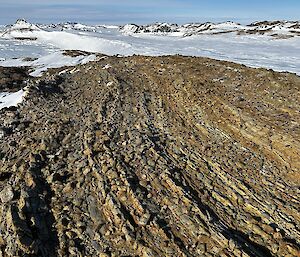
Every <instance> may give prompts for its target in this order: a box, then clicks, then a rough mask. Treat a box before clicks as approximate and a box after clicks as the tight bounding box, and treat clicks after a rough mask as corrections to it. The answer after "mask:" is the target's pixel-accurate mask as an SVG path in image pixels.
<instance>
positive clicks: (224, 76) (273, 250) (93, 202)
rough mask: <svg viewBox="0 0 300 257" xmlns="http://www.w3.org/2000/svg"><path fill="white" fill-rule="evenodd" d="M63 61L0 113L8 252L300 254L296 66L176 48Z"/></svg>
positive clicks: (1, 216)
mask: <svg viewBox="0 0 300 257" xmlns="http://www.w3.org/2000/svg"><path fill="white" fill-rule="evenodd" d="M72 54H73V53H72ZM74 54H76V53H74ZM107 65H109V67H110V68H109V69H103V67H106V66H107ZM64 69H65V70H64V72H63V73H62V72H61V71H62V69H59V70H49V71H48V72H47V73H46V74H45V75H44V76H43V77H42V78H38V79H34V80H33V79H30V81H29V82H28V85H29V92H28V96H27V99H26V101H24V102H23V103H22V104H21V105H20V107H19V108H16V109H14V110H4V111H1V114H0V127H1V128H3V129H4V130H3V131H5V133H4V136H3V137H1V138H0V200H1V203H2V204H1V208H0V246H1V247H0V252H1V255H3V256H148V257H149V256H261V257H266V256H299V254H300V248H299V246H300V228H299V226H300V225H299V224H300V217H299V208H300V204H299V200H298V197H297V196H298V195H299V188H300V176H299V168H300V158H299V152H300V147H299V146H300V142H299V141H300V126H299V121H300V115H299V107H300V106H299V103H300V101H299V100H300V99H299V94H298V93H299V86H300V78H299V77H298V76H296V75H293V74H289V73H276V72H273V71H271V70H265V69H252V68H247V67H245V66H242V65H238V64H234V63H229V62H223V61H215V60H211V59H206V58H193V57H182V56H166V57H142V56H133V57H126V58H121V57H107V58H105V59H101V60H100V61H98V62H94V63H89V64H86V65H84V66H78V67H76V69H77V72H75V73H74V72H72V70H73V69H74V68H73V67H70V68H64Z"/></svg>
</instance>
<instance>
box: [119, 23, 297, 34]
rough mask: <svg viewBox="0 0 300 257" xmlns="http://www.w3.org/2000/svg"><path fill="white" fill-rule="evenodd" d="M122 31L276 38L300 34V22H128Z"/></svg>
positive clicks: (131, 32) (126, 32)
mask: <svg viewBox="0 0 300 257" xmlns="http://www.w3.org/2000/svg"><path fill="white" fill-rule="evenodd" d="M120 30H121V32H123V33H124V34H126V35H129V34H133V33H152V34H160V35H166V34H169V35H177V36H193V35H201V34H210V35H215V34H220V33H235V34H237V35H243V34H258V35H263V34H265V35H268V36H272V37H274V38H290V37H294V36H300V22H298V21H295V22H290V21H274V22H267V21H265V22H255V23H251V24H249V25H245V26H244V25H241V24H239V23H235V22H230V21H228V22H222V23H211V22H206V23H190V24H184V25H180V26H179V25H177V24H169V23H155V24H150V25H136V24H126V25H124V26H121V27H120Z"/></svg>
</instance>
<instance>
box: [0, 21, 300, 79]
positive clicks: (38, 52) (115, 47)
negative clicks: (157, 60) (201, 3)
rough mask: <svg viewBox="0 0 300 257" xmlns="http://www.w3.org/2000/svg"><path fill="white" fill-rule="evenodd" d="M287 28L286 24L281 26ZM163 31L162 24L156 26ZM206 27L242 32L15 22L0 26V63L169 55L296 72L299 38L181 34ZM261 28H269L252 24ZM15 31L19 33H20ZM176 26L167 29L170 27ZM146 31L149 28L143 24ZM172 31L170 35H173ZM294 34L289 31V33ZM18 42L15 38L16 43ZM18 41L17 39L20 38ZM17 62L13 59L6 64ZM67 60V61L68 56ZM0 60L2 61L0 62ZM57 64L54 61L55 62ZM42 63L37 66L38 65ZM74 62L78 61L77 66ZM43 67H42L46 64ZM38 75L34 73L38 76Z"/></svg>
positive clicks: (219, 26)
mask: <svg viewBox="0 0 300 257" xmlns="http://www.w3.org/2000/svg"><path fill="white" fill-rule="evenodd" d="M287 24H288V25H287ZM291 24H293V23H286V24H285V23H283V25H280V26H281V27H280V26H279V25H272V26H273V27H272V28H273V30H274V31H278V30H280V31H282V33H284V31H287V27H288V26H291ZM159 26H160V27H162V28H164V26H167V24H160V25H159ZM205 26H206V27H207V26H209V27H210V29H211V30H212V31H214V32H215V31H223V30H231V29H244V30H245V29H247V30H250V29H252V27H245V26H241V25H237V24H235V23H230V22H227V23H222V24H217V25H213V24H209V23H208V24H204V25H199V26H198V25H195V24H187V25H184V26H181V27H180V28H179V32H170V33H164V34H159V33H134V32H135V29H136V28H135V27H134V26H133V25H127V26H125V27H123V30H122V29H120V28H119V27H116V26H107V25H106V26H104V25H98V26H86V25H82V24H76V23H74V24H73V23H66V24H56V25H55V24H53V25H39V26H35V25H31V24H26V22H25V23H24V22H23V21H20V22H19V24H17V25H16V24H15V25H12V26H10V27H8V28H7V27H2V28H1V27H0V30H1V29H2V31H3V32H2V33H1V32H0V65H5V66H7V65H11V66H13V65H21V64H24V62H23V61H22V58H24V57H37V58H39V59H38V60H37V61H35V62H27V64H26V65H35V66H41V65H45V64H46V63H48V64H49V65H48V66H49V67H56V66H58V65H63V63H64V61H65V62H66V63H67V65H72V64H77V63H78V60H77V59H75V60H74V61H71V60H69V59H66V58H57V59H55V58H53V57H54V56H55V54H57V53H58V52H59V51H60V50H83V51H88V52H92V53H93V52H99V53H104V54H109V55H114V54H121V55H132V54H141V55H169V54H182V55H189V56H205V57H211V58H215V59H221V60H228V61H234V62H238V63H242V64H245V65H248V66H252V67H265V68H271V69H274V70H277V71H289V72H294V73H297V74H300V37H299V36H297V37H292V38H286V39H278V38H274V37H272V36H270V35H269V34H266V35H259V34H254V35H251V34H247V35H238V34H237V33H221V34H209V33H207V32H205V33H202V34H196V32H197V33H199V31H195V35H192V36H188V37H184V36H183V32H182V30H188V31H190V30H191V28H192V29H194V30H195V27H197V29H198V30H199V28H202V27H205ZM255 26H256V28H257V27H259V28H260V27H261V29H265V28H269V27H270V26H271V25H260V24H257V25H255ZM20 27H21V29H20ZM173 27H175V29H176V25H171V29H174V28H173ZM148 28H150V30H152V31H154V30H155V29H156V27H155V25H151V26H148ZM175 29H174V31H175ZM294 30H295V29H294ZM16 38H18V40H16ZM22 38H23V40H20V39H22ZM12 58H19V59H18V60H13V61H12V60H11V59H12ZM70 58H71V57H70ZM1 60H2V61H1ZM4 60H5V61H4ZM56 60H57V63H55V62H56ZM41 63H43V64H41ZM79 63H80V62H79ZM46 66H47V65H46ZM39 74H40V73H39Z"/></svg>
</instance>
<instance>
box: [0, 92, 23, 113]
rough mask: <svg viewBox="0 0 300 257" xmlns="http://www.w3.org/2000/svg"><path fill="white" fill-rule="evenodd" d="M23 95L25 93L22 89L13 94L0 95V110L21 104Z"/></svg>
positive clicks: (4, 93)
mask: <svg viewBox="0 0 300 257" xmlns="http://www.w3.org/2000/svg"><path fill="white" fill-rule="evenodd" d="M25 94H26V92H25V91H24V90H22V89H21V90H19V91H18V92H14V93H8V92H2V93H0V109H2V108H5V107H11V106H17V105H18V104H19V103H21V102H22V100H23V97H24V96H25Z"/></svg>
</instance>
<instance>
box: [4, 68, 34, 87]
mask: <svg viewBox="0 0 300 257" xmlns="http://www.w3.org/2000/svg"><path fill="white" fill-rule="evenodd" d="M29 77H30V76H29V75H28V68H26V67H1V66H0V92H1V91H2V92H3V91H6V92H7V91H9V92H12V91H18V90H20V89H21V88H23V87H24V86H25V82H26V80H27V79H29Z"/></svg>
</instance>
